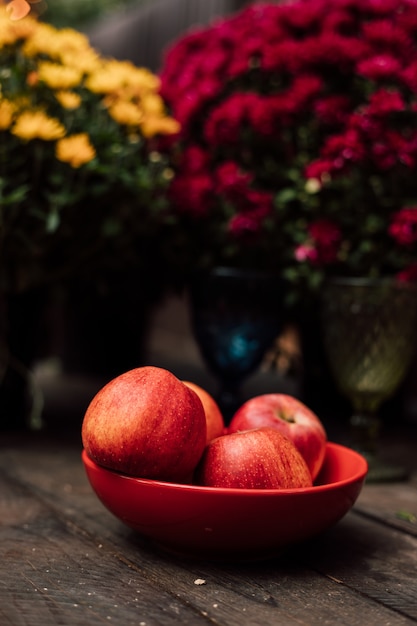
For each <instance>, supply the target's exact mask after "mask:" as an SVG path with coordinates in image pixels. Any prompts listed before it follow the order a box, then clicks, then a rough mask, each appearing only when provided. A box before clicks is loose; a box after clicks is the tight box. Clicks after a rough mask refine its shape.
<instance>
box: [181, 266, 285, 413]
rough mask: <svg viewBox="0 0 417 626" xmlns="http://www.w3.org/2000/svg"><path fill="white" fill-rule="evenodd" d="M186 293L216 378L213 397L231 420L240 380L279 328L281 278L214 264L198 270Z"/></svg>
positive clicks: (196, 330)
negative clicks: (215, 394) (205, 270)
mask: <svg viewBox="0 0 417 626" xmlns="http://www.w3.org/2000/svg"><path fill="white" fill-rule="evenodd" d="M189 295H190V298H189V301H190V315H191V327H192V331H193V334H194V337H195V340H196V342H197V345H198V346H199V349H200V352H201V355H202V358H203V360H204V362H205V363H206V365H207V368H208V369H209V371H210V372H211V373H212V374H213V375H214V376H215V377H216V378H217V379H218V381H219V393H218V395H217V397H216V399H217V401H218V403H219V406H220V409H221V410H222V412H223V416H224V419H225V421H226V422H229V421H230V419H231V417H232V416H233V413H234V412H235V410H236V409H237V408H238V407H239V405H240V403H241V396H240V389H241V386H242V383H243V382H244V380H245V379H246V378H247V377H248V376H249V375H250V374H252V373H253V372H254V371H255V370H256V369H257V368H258V367H259V365H260V363H261V362H262V359H263V357H264V355H265V352H266V350H267V349H268V348H269V347H270V346H271V344H272V342H273V341H274V339H275V338H276V337H277V336H278V334H279V333H280V331H281V329H282V324H283V311H284V298H283V284H282V280H281V279H280V278H279V277H278V276H277V275H276V274H273V273H265V272H260V271H254V270H245V269H235V268H227V267H218V268H215V269H213V270H211V271H210V272H206V273H198V274H196V275H195V276H194V277H193V279H192V281H191V284H190V289H189Z"/></svg>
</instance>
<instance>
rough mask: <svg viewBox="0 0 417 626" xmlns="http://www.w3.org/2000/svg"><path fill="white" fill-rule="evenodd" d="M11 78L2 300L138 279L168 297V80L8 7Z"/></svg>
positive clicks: (7, 73) (2, 165)
mask: <svg viewBox="0 0 417 626" xmlns="http://www.w3.org/2000/svg"><path fill="white" fill-rule="evenodd" d="M0 79H1V92H0V295H1V296H2V298H3V299H5V298H6V299H7V298H10V297H13V298H16V297H20V295H21V294H25V295H26V294H28V293H30V292H34V291H35V290H37V291H38V290H39V289H40V288H44V287H45V286H47V287H49V286H51V285H53V286H55V285H60V286H64V287H65V289H68V286H69V285H70V286H71V287H74V286H75V287H76V288H77V289H78V288H79V287H80V289H81V291H82V292H83V293H87V294H88V297H89V298H92V294H93V293H94V291H95V290H98V289H101V290H102V289H103V282H104V283H106V281H107V283H108V284H107V285H106V286H105V288H106V289H107V290H110V291H111V287H112V285H114V284H115V283H118V282H120V277H122V278H123V277H124V276H125V275H126V274H129V275H130V276H131V275H134V276H135V283H134V284H133V285H130V286H129V287H130V288H131V289H133V290H136V291H139V292H140V291H141V290H142V291H145V292H146V288H145V287H144V286H143V285H144V284H145V283H146V285H149V287H150V289H152V293H159V294H160V293H161V290H162V289H163V286H162V284H160V283H159V281H160V280H162V277H163V270H162V268H163V258H162V256H163V250H162V248H161V247H160V245H162V243H163V240H164V228H165V226H164V224H165V214H166V208H167V199H166V195H165V190H166V187H167V184H168V182H169V179H170V176H171V174H172V171H171V169H170V165H169V160H168V158H167V156H166V155H164V153H163V151H161V149H160V148H161V140H162V139H163V138H164V137H167V136H169V135H170V134H172V133H174V132H176V131H177V130H178V123H177V122H176V121H175V120H174V119H173V118H172V117H170V116H169V115H168V112H167V109H166V107H165V104H164V102H163V100H162V98H161V96H160V94H159V83H160V81H159V79H158V77H157V76H155V75H153V74H152V73H151V72H149V71H148V70H147V69H144V68H138V67H135V66H134V65H133V64H131V63H129V62H118V61H115V60H112V59H105V58H102V57H101V56H100V55H99V54H97V53H96V51H95V50H94V49H92V48H91V46H90V45H89V42H88V40H87V38H86V37H85V36H84V35H82V34H81V33H79V32H77V31H75V30H72V29H57V28H55V27H53V26H51V25H50V24H46V23H43V22H41V21H38V20H36V19H34V18H33V17H31V16H28V17H25V18H23V19H16V20H13V19H11V17H10V15H9V12H8V11H7V8H6V7H3V6H2V7H0ZM158 246H159V247H158ZM107 278H108V280H107ZM70 295H71V297H70V301H71V302H74V298H75V297H76V296H75V294H74V292H70ZM145 300H146V299H145ZM118 305H119V308H120V309H123V301H120V298H119V302H118ZM25 310H26V313H27V316H26V317H28V316H29V315H30V310H29V309H28V307H27V306H26V307H25ZM95 323H96V325H97V324H99V319H96V320H95ZM116 325H117V324H116V323H115V327H116ZM112 330H113V329H112V328H108V329H107V333H108V335H109V336H110V335H111V333H112Z"/></svg>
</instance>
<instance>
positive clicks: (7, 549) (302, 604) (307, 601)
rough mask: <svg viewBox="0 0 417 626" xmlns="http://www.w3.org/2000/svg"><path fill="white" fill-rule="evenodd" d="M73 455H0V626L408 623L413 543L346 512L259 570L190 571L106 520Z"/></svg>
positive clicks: (19, 451)
mask: <svg viewBox="0 0 417 626" xmlns="http://www.w3.org/2000/svg"><path fill="white" fill-rule="evenodd" d="M79 454H80V449H79V448H78V447H77V446H72V447H71V446H69V447H63V446H62V445H61V446H59V447H56V448H55V449H54V447H53V446H51V445H50V444H48V443H47V444H46V445H43V444H42V445H36V446H28V447H24V446H22V447H20V446H17V447H15V448H12V447H9V448H7V449H3V450H2V451H1V454H0V468H1V470H0V476H1V478H2V483H1V484H0V494H1V499H0V520H1V524H2V529H1V533H2V534H1V540H2V541H1V544H0V551H1V556H0V571H1V572H2V574H1V579H2V582H1V583H0V623H1V624H2V626H3V625H7V624H13V626H15V625H17V626H20V624H25V625H26V624H30V626H37V625H38V624H43V625H44V626H49V624H54V626H55V625H56V624H57V623H68V624H71V625H74V626H77V625H78V624H85V623H86V621H85V620H86V616H88V623H89V624H92V625H95V624H96V623H97V624H99V623H102V622H103V621H105V620H106V621H107V622H108V623H109V622H110V623H111V620H109V619H108V618H111V619H112V620H117V622H118V623H123V624H126V625H127V626H128V625H129V624H130V623H132V624H133V623H135V624H136V625H137V624H140V622H141V621H143V622H144V623H146V626H150V625H151V624H164V625H165V624H171V623H172V624H176V623H178V624H179V623H181V624H187V623H189V624H199V623H201V624H204V623H207V622H211V623H216V624H225V625H226V624H227V625H228V626H234V625H236V626H237V625H239V626H240V625H241V624H265V623H285V624H289V625H291V624H309V625H313V626H314V625H315V624H322V623H329V624H330V623H331V624H349V626H351V625H352V626H354V625H355V624H358V625H359V624H363V623H367V624H378V625H380V624H381V625H383V624H391V625H394V626H397V625H398V626H400V625H403V624H409V623H410V619H412V620H415V619H416V617H415V604H413V598H414V597H417V587H416V582H415V567H414V566H415V556H413V555H415V554H416V553H417V550H416V548H417V544H416V540H415V539H414V538H413V537H410V536H407V535H405V534H404V533H401V532H399V531H393V530H392V529H390V528H389V527H386V526H384V525H382V524H378V525H377V524H376V523H375V522H372V521H371V520H368V519H365V518H363V517H361V516H360V515H356V514H353V513H352V514H350V515H348V516H347V517H346V518H345V520H343V521H342V522H341V523H340V524H338V525H337V526H336V527H335V528H334V529H332V530H330V531H328V532H327V533H325V534H324V535H322V536H321V537H319V538H316V539H314V540H313V541H310V542H307V543H306V544H303V545H302V546H298V547H296V548H294V549H292V550H290V551H289V552H288V553H287V554H284V555H283V556H282V558H281V559H277V560H275V561H271V562H270V563H260V564H251V565H233V564H221V565H219V564H210V563H204V562H202V563H199V562H192V563H190V562H187V561H185V560H181V559H176V558H172V557H170V556H167V555H163V554H159V553H158V552H156V551H154V550H152V549H151V548H150V547H148V546H147V545H146V544H144V543H143V542H142V541H141V540H140V538H139V537H138V536H137V535H135V534H134V533H132V532H131V531H129V530H128V529H126V528H125V527H124V526H123V525H122V524H121V523H119V522H118V520H116V519H114V518H113V516H111V515H110V513H108V512H107V511H106V510H105V509H104V507H102V505H101V504H100V503H99V502H98V500H97V498H96V497H95V495H94V494H93V493H92V491H91V489H90V487H89V485H88V483H87V481H86V478H85V475H84V470H83V468H82V465H81V461H80V456H79ZM237 523H238V521H237ZM9 572H10V575H9ZM197 580H202V581H205V584H201V585H197V584H195V581H197ZM75 605H77V606H75ZM17 620H19V621H17ZM77 620H79V621H77Z"/></svg>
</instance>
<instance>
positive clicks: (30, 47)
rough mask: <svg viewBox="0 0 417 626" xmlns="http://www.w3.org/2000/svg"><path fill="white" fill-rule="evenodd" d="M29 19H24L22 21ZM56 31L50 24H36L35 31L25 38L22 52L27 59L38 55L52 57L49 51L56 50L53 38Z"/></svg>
mask: <svg viewBox="0 0 417 626" xmlns="http://www.w3.org/2000/svg"><path fill="white" fill-rule="evenodd" d="M29 19H31V18H25V20H23V22H24V21H26V20H29ZM56 33H57V31H56V29H55V28H54V27H53V26H52V25H51V24H46V23H44V22H37V23H36V29H35V30H34V31H33V33H32V34H31V35H30V36H29V37H27V38H26V41H25V43H24V44H23V47H22V51H23V54H24V55H25V56H27V57H35V56H37V55H38V54H47V55H49V56H52V54H51V50H53V51H55V50H56V45H55V37H56Z"/></svg>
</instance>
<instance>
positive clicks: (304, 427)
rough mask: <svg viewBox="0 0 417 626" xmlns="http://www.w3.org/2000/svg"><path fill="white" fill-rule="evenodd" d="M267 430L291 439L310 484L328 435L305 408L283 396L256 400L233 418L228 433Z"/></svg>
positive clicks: (318, 465) (276, 395)
mask: <svg viewBox="0 0 417 626" xmlns="http://www.w3.org/2000/svg"><path fill="white" fill-rule="evenodd" d="M261 426H269V427H270V428H275V429H276V430H279V431H280V432H281V433H282V434H283V435H285V436H286V437H288V438H289V439H291V441H292V442H293V443H294V444H295V446H296V447H297V448H298V450H299V451H300V452H301V454H302V455H303V457H304V459H305V461H306V463H307V465H308V467H309V469H310V472H311V476H312V478H313V480H315V478H316V477H317V475H318V473H319V471H320V468H321V466H322V464H323V461H324V456H325V453H326V441H327V435H326V431H325V429H324V426H323V424H322V423H321V421H320V419H319V418H318V417H317V415H316V414H315V413H313V411H311V410H310V409H309V408H308V407H307V406H306V405H305V404H303V403H302V402H300V401H299V400H297V398H294V397H293V396H289V395H286V394H282V393H270V394H264V395H261V396H256V397H255V398H251V399H250V400H248V401H247V402H245V403H244V404H243V405H242V406H241V407H240V408H239V409H238V410H237V411H236V413H235V414H234V416H233V417H232V420H231V422H230V425H229V429H228V432H230V433H234V432H237V431H240V430H248V429H250V428H259V427H261Z"/></svg>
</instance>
